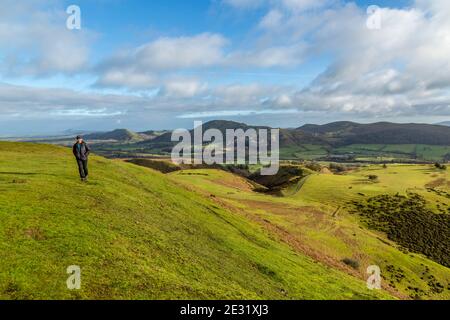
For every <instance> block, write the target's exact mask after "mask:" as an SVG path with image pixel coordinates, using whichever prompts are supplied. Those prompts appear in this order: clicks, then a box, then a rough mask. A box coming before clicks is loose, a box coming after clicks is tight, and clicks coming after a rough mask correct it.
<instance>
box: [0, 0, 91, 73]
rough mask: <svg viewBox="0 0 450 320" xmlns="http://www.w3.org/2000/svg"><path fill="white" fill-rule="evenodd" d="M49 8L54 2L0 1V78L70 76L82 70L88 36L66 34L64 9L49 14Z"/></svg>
mask: <svg viewBox="0 0 450 320" xmlns="http://www.w3.org/2000/svg"><path fill="white" fill-rule="evenodd" d="M51 4H52V5H55V4H56V2H55V1H51V2H47V3H46V2H44V1H36V0H32V1H12V0H4V1H2V4H1V6H2V10H1V14H0V50H1V52H2V56H3V59H2V60H1V61H0V74H2V75H4V76H5V75H6V76H23V75H26V76H47V75H51V74H54V73H66V74H73V73H78V72H80V71H82V69H83V68H85V67H86V65H87V63H88V57H89V41H90V39H91V37H92V35H91V34H90V33H89V32H88V31H87V30H84V29H82V30H77V31H71V30H68V29H67V28H66V19H67V14H66V13H65V11H64V8H62V7H61V8H59V10H55V9H54V7H52V9H51V10H50V9H49V5H51ZM57 4H58V5H59V2H58V3H57Z"/></svg>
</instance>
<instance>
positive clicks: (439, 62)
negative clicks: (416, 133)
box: [0, 0, 450, 137]
mask: <svg viewBox="0 0 450 320" xmlns="http://www.w3.org/2000/svg"><path fill="white" fill-rule="evenodd" d="M1 2H2V4H3V5H4V7H6V8H8V10H4V11H2V12H1V13H0V22H1V23H2V24H1V25H0V111H1V112H2V117H1V119H0V136H3V137H4V136H30V135H45V134H55V133H59V132H63V131H66V130H70V129H73V128H75V130H87V131H99V132H105V131H111V130H113V129H115V128H118V127H123V128H128V129H130V130H133V131H142V130H149V128H150V129H152V130H163V129H164V130H167V129H170V128H183V127H190V126H191V125H192V123H193V122H194V120H201V121H203V122H208V121H210V120H213V119H217V118H221V119H225V120H229V121H236V122H244V123H252V124H254V125H262V124H264V125H268V126H271V127H283V128H289V127H298V126H301V125H302V124H306V123H317V124H325V123H330V122H336V121H353V122H358V123H374V122H384V121H387V122H394V123H429V124H436V123H441V122H445V121H448V119H449V118H450V78H449V77H448V74H450V64H449V63H448V56H450V44H449V42H448V41H443V39H450V24H449V22H448V19H446V18H447V16H448V15H449V14H450V4H449V3H448V2H446V1H444V0H433V1H424V0H404V1H395V2H394V1H385V0H383V1H377V2H375V3H374V2H372V1H365V0H364V1H363V0H357V1H344V0H319V1H310V0H279V1H275V0H201V1H196V2H195V3H186V2H185V1H181V0H171V1H170V6H167V2H166V1H152V2H151V3H147V2H146V3H142V1H138V0H131V1H122V0H118V1H101V2H100V1H99V2H92V1H86V0H80V1H77V2H76V3H75V5H76V6H78V8H79V10H80V11H79V15H77V13H76V10H75V11H73V8H71V7H70V6H71V5H73V4H74V3H72V2H71V1H66V0H54V1H43V0H35V1H31V2H27V3H23V2H21V3H19V2H17V1H12V0H1ZM372 5H376V6H377V7H376V8H375V9H376V10H375V11H373V10H374V9H373V7H371V6H372ZM125 12H126V14H124V13H125ZM1 31H3V32H1ZM392 37H395V39H396V40H395V41H392ZM77 128H79V129H77Z"/></svg>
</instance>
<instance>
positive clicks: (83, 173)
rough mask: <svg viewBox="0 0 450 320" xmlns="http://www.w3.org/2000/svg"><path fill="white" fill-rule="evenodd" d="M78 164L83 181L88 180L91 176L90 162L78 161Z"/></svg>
mask: <svg viewBox="0 0 450 320" xmlns="http://www.w3.org/2000/svg"><path fill="white" fill-rule="evenodd" d="M77 163H78V171H79V172H80V178H81V179H85V178H87V176H88V174H89V171H88V161H87V160H79V159H77Z"/></svg>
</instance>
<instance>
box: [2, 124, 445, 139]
mask: <svg viewBox="0 0 450 320" xmlns="http://www.w3.org/2000/svg"><path fill="white" fill-rule="evenodd" d="M225 121H226V122H235V123H239V124H245V125H248V126H250V127H252V126H268V125H265V124H263V123H258V124H256V123H247V122H241V121H234V120H225V119H213V120H208V121H202V124H203V125H205V124H208V123H210V122H225ZM340 122H349V123H354V124H359V125H370V124H379V123H390V124H398V125H406V124H412V125H433V126H445V127H447V126H450V121H442V122H439V123H425V122H390V121H377V122H356V121H346V120H342V121H333V122H325V123H304V124H300V125H298V126H291V127H277V126H268V127H270V128H279V129H298V128H301V127H303V126H307V125H313V126H325V125H329V124H334V123H340ZM193 123H194V122H192V126H188V127H186V128H181V127H180V128H164V129H153V128H140V129H132V128H124V127H116V128H112V129H108V130H94V129H74V128H70V129H65V130H63V131H60V132H47V133H45V132H44V133H37V134H27V135H0V139H8V138H39V137H42V138H48V137H55V138H58V137H66V136H70V135H73V134H84V135H89V134H95V133H108V132H113V131H118V130H127V131H130V132H133V133H144V132H148V131H165V132H170V131H174V130H177V129H188V130H193V129H194V125H193Z"/></svg>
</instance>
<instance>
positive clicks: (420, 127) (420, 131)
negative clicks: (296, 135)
mask: <svg viewBox="0 0 450 320" xmlns="http://www.w3.org/2000/svg"><path fill="white" fill-rule="evenodd" d="M298 130H300V131H302V132H306V133H309V134H313V135H314V136H316V137H320V138H322V139H324V140H325V141H327V142H329V143H330V144H332V145H335V146H348V145H352V144H387V143H388V144H425V145H440V146H448V145H450V129H449V128H447V127H444V126H439V125H429V124H412V123H411V124H397V123H389V122H379V123H372V124H358V123H353V122H334V123H330V124H326V125H322V126H320V125H305V126H303V127H300V128H298Z"/></svg>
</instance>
